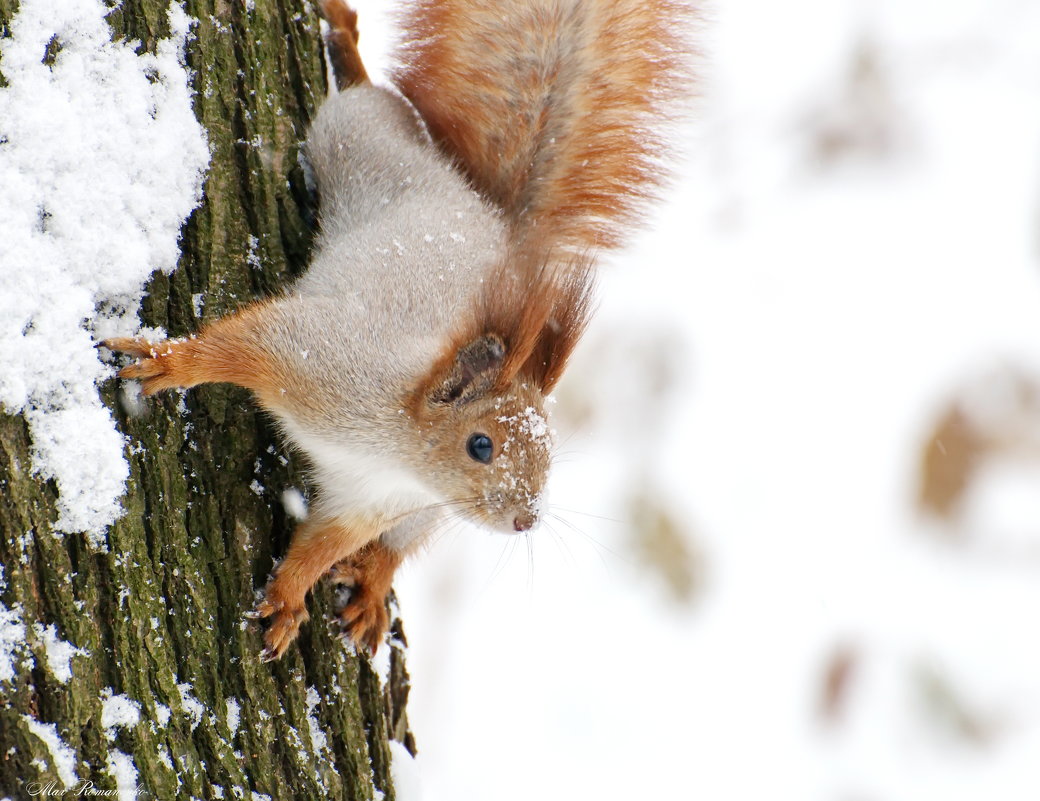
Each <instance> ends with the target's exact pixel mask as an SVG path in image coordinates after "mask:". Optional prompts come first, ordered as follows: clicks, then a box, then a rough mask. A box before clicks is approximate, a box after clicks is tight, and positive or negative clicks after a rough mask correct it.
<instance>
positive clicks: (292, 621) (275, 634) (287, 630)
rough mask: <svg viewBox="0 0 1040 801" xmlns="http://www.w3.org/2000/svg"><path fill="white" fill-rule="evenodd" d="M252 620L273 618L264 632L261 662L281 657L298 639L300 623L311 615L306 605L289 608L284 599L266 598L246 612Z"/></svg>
mask: <svg viewBox="0 0 1040 801" xmlns="http://www.w3.org/2000/svg"><path fill="white" fill-rule="evenodd" d="M246 617H247V618H250V619H251V620H261V619H263V618H271V625H270V626H269V627H268V629H267V632H266V633H265V634H264V649H263V650H262V651H261V652H260V661H261V662H273V661H274V660H276V659H281V657H282V654H284V653H285V649H286V648H288V647H289V645H291V644H292V641H293V640H295V639H296V635H297V634H299V632H300V625H301V624H302V623H304V622H306V620H307V618H308V617H309V615H308V614H307V610H306V609H305V608H304V607H302V606H301V607H298V608H295V609H287V608H286V607H285V603H284V602H282V601H269V600H267V599H266V598H265V599H264V600H262V601H261V602H260V603H258V604H257V605H256V607H255V608H254V609H253V610H252V611H251V612H246Z"/></svg>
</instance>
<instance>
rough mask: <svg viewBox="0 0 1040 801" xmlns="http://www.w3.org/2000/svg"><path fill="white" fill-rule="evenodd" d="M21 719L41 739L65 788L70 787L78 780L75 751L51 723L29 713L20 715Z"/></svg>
mask: <svg viewBox="0 0 1040 801" xmlns="http://www.w3.org/2000/svg"><path fill="white" fill-rule="evenodd" d="M22 720H24V721H25V723H26V725H27V726H28V727H29V731H30V732H32V733H33V734H35V735H36V736H37V737H39V738H40V739H41V740H43V742H44V745H46V746H47V750H48V751H50V753H51V761H53V762H54V769H55V770H56V771H58V778H59V779H61V783H62V784H64V785H65V789H66V790H67V789H68V788H70V787H72V786H73V785H74V784H76V782H78V781H79V776H77V774H76V761H77V760H76V752H75V751H73V750H72V749H71V748H69V747H68V746H67V745H66V744H65V741H64V740H62V739H61V735H60V734H58V727H57V726H55V725H54V724H53V723H40V721H38V720H36V719H35V718H32V717H30V716H29V715H22Z"/></svg>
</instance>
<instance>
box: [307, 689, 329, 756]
mask: <svg viewBox="0 0 1040 801" xmlns="http://www.w3.org/2000/svg"><path fill="white" fill-rule="evenodd" d="M320 704H321V696H320V695H318V691H317V690H316V689H314V688H313V687H308V688H307V730H308V732H309V733H310V736H311V751H312V752H313V753H314V755H315V756H319V755H320V754H321V752H322V751H327V750H328V748H329V741H328V740H327V739H326V737H325V732H323V731H322V730H321V724H319V723H318V719H317V718H316V717H315V716H314V710H315V709H317V708H318V706H319V705H320Z"/></svg>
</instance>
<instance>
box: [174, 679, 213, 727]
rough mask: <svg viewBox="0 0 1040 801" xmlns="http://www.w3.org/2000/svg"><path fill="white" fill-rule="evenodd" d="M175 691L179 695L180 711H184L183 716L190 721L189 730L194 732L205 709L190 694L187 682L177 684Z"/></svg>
mask: <svg viewBox="0 0 1040 801" xmlns="http://www.w3.org/2000/svg"><path fill="white" fill-rule="evenodd" d="M177 690H178V691H179V692H180V694H181V709H183V710H184V714H185V715H187V716H188V718H189V720H191V730H192V731H195V729H196V728H197V727H198V725H199V724H200V723H201V722H202V716H203V714H205V712H206V707H205V706H203V704H202V702H201V701H200V700H199V699H198V698H196V697H195V696H194V695H192V694H191V685H190V684H188V683H187V682H184V683H183V684H178V685H177Z"/></svg>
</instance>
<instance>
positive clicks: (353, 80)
mask: <svg viewBox="0 0 1040 801" xmlns="http://www.w3.org/2000/svg"><path fill="white" fill-rule="evenodd" d="M321 13H322V16H323V17H325V19H326V20H328V23H329V27H330V28H331V29H332V30H331V31H330V32H329V35H328V36H327V37H326V47H327V50H328V54H329V61H330V62H331V63H332V71H333V73H334V74H335V75H336V88H337V89H339V90H340V91H341V92H342V91H343V90H344V89H348V88H350V87H351V86H357V85H358V84H362V83H368V73H367V72H366V71H365V65H364V64H363V63H362V62H361V53H360V52H358V46H357V43H358V27H357V12H356V11H355V10H354V9H352V8H351V7H350V6H349V5H347V3H346V2H345V0H322V2H321Z"/></svg>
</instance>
